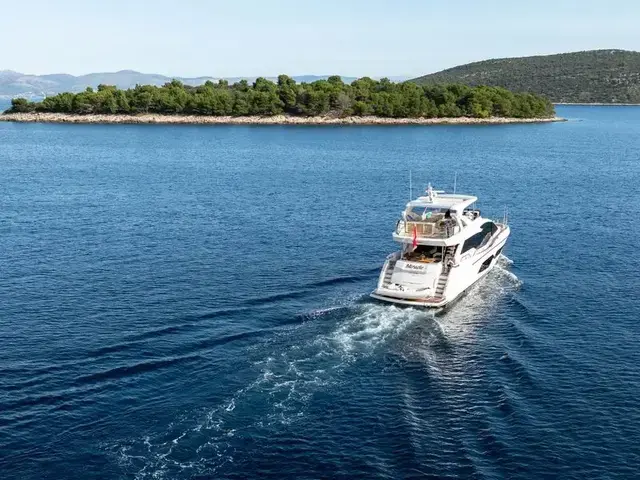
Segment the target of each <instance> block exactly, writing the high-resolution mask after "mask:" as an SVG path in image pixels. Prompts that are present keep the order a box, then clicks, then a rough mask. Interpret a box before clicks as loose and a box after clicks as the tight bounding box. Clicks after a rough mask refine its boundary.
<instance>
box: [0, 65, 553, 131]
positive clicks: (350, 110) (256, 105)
mask: <svg viewBox="0 0 640 480" xmlns="http://www.w3.org/2000/svg"><path fill="white" fill-rule="evenodd" d="M0 120H6V121H19V122H71V123H198V124H199V123H202V124H220V123H259V124H260V123H266V124H287V123H293V124H307V123H311V124H317V123H330V124H331V123H336V124H348V123H360V124H387V123H390V124H404V123H407V124H438V123H512V122H523V123H528V122H546V121H556V120H559V119H558V118H556V117H555V110H554V107H553V104H552V103H551V102H550V101H549V100H548V99H547V98H545V97H543V96H541V95H536V94H531V93H514V92H511V91H509V90H506V89H504V88H500V87H489V86H476V87H469V86H466V85H461V84H446V85H445V84H443V85H440V84H438V85H417V84H416V83H413V82H403V83H394V82H391V81H390V80H388V79H386V78H383V79H381V80H373V79H371V78H368V77H364V78H359V79H357V80H355V81H353V82H351V83H345V82H343V81H342V79H341V77H339V76H332V77H329V78H328V79H326V80H317V81H315V82H311V83H296V82H295V80H293V79H292V78H291V77H289V76H287V75H280V76H279V77H278V79H277V82H272V81H270V80H267V79H265V78H257V79H256V81H255V82H253V83H252V84H249V83H248V82H247V81H246V80H242V81H239V82H237V83H233V84H229V82H227V81H225V80H220V81H218V82H217V83H214V82H212V81H207V82H205V83H204V84H202V85H199V86H189V85H185V84H183V83H182V82H181V81H179V80H172V81H171V82H167V83H166V84H164V85H162V86H159V87H158V86H153V85H136V87H135V88H130V89H126V90H122V89H118V88H116V87H114V86H110V85H99V86H98V87H97V89H96V90H94V89H93V88H91V87H88V88H87V89H86V90H85V91H82V92H79V93H70V92H66V93H60V94H57V95H54V96H49V97H47V98H45V99H44V100H42V101H40V102H33V101H29V100H27V99H24V98H14V99H13V100H12V103H11V108H9V109H8V110H7V111H6V112H5V113H4V114H3V115H1V116H0Z"/></svg>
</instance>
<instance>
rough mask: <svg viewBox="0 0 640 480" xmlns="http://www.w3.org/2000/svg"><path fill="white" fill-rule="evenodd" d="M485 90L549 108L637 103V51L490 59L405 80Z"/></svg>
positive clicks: (639, 65) (639, 58) (639, 97)
mask: <svg viewBox="0 0 640 480" xmlns="http://www.w3.org/2000/svg"><path fill="white" fill-rule="evenodd" d="M409 81H411V82H415V83H418V84H436V83H461V84H465V85H469V86H479V85H489V86H496V87H503V88H506V89H508V90H512V91H516V92H531V93H536V94H539V95H544V96H546V97H547V98H549V99H550V100H551V101H552V102H554V103H607V104H608V103H611V104H618V103H620V104H622V103H640V52H636V51H631V50H620V49H603V50H584V51H579V52H568V53H557V54H552V55H533V56H528V57H508V58H493V59H489V60H482V61H479V62H472V63H468V64H465V65H459V66H457V67H453V68H448V69H446V70H442V71H439V72H436V73H432V74H428V75H423V76H421V77H417V78H414V79H411V80H409Z"/></svg>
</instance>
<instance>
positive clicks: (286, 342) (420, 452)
mask: <svg viewBox="0 0 640 480" xmlns="http://www.w3.org/2000/svg"><path fill="white" fill-rule="evenodd" d="M558 111H559V114H560V115H562V116H566V117H568V118H569V119H570V121H569V122H566V123H562V124H550V125H509V126H497V127H477V126H465V127H454V126H442V127H437V128H421V127H394V128H372V127H362V126H354V127H352V128H322V127H309V128H296V127H290V126H282V127H280V126H275V127H271V128H261V127H242V126H236V127H227V126H221V127H215V128H211V127H199V126H179V127H164V126H135V125H132V126H118V125H45V124H31V125H20V124H5V123H3V124H0V142H1V144H2V149H0V186H1V187H2V191H3V196H2V198H1V199H0V232H1V235H0V252H2V275H0V305H1V307H0V373H1V375H0V449H1V451H2V455H1V456H0V472H2V477H3V478H4V477H7V478H21V479H40V478H69V479H75V478H82V479H89V478H140V479H144V478H171V479H174V478H175V479H179V478H278V479H280V478H326V477H331V478H360V477H367V478H478V479H494V478H495V479H499V478H523V479H525V478H526V479H530V478H536V479H537V478H568V479H571V478H576V479H578V478H579V479H582V478H611V479H614V478H615V479H617V478H620V479H626V478H633V477H634V476H635V475H636V469H637V465H638V464H640V453H639V452H638V450H637V448H636V444H637V442H636V441H635V439H636V438H638V437H639V436H640V432H639V431H638V428H639V427H638V425H640V408H639V407H638V403H637V401H636V399H637V398H638V396H639V395H640V370H638V367H637V366H638V364H639V362H640V350H639V349H638V348H637V345H636V343H637V342H635V341H634V339H635V338H637V337H638V328H639V327H638V322H637V318H638V316H639V314H640V311H639V310H638V304H637V302H636V301H635V296H634V292H635V291H637V289H638V287H639V286H640V273H639V272H638V271H637V268H636V264H637V262H634V261H633V259H634V258H633V254H632V253H630V252H633V251H634V246H635V243H636V242H635V239H636V238H637V237H638V233H639V232H638V228H637V226H636V224H635V223H634V222H629V221H628V217H629V215H630V214H633V212H635V211H636V210H638V207H640V205H639V201H640V200H639V198H638V196H637V195H634V194H633V192H635V190H636V186H637V183H638V180H640V167H639V165H640V163H639V162H640V144H639V143H638V142H637V130H638V128H639V127H640V113H639V112H640V110H639V109H637V108H617V107H613V108H598V107H559V108H558ZM409 170H411V171H412V175H413V181H414V195H415V194H417V192H418V191H419V189H421V188H423V187H424V186H425V185H426V182H427V181H431V182H433V183H434V185H435V186H436V187H437V188H445V189H450V188H451V187H452V184H453V179H454V176H455V174H456V172H457V178H458V191H464V192H470V193H474V194H477V195H478V196H479V198H480V201H479V206H480V208H481V210H482V212H483V214H485V215H487V216H493V217H501V216H502V214H503V207H504V206H505V205H506V206H508V207H509V212H510V223H511V228H512V236H511V239H510V241H509V244H508V246H507V248H506V250H505V253H506V255H507V257H508V258H506V257H505V258H502V259H501V260H500V262H499V263H498V265H497V267H496V268H495V269H494V270H493V271H492V272H491V273H490V274H489V275H488V276H487V277H486V278H485V279H484V280H483V281H482V282H480V283H479V284H478V285H477V286H476V287H474V288H473V289H472V290H471V291H470V292H469V294H468V295H466V296H465V297H464V298H463V299H461V300H460V301H459V302H458V303H457V304H456V305H455V306H454V307H453V308H452V309H450V310H447V311H444V312H442V314H440V315H434V314H433V313H430V312H425V311H422V310H417V309H414V308H400V307H396V306H392V305H388V304H384V303H377V302H373V301H371V300H370V299H369V298H368V293H369V292H370V291H371V290H372V289H373V288H374V287H375V284H376V282H377V274H378V269H379V268H380V267H381V265H382V263H383V262H384V259H385V257H386V255H388V254H389V253H391V252H392V251H394V249H395V248H396V246H395V245H394V244H393V242H392V237H391V232H392V229H393V227H394V225H395V222H396V220H397V218H398V215H399V213H400V211H401V209H402V206H403V204H404V202H406V200H407V197H408V172H409Z"/></svg>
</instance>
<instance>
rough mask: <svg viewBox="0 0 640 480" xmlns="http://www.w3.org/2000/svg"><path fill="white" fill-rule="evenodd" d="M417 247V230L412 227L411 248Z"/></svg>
mask: <svg viewBox="0 0 640 480" xmlns="http://www.w3.org/2000/svg"><path fill="white" fill-rule="evenodd" d="M417 246H418V228H417V227H416V226H415V225H414V226H413V248H416V247H417Z"/></svg>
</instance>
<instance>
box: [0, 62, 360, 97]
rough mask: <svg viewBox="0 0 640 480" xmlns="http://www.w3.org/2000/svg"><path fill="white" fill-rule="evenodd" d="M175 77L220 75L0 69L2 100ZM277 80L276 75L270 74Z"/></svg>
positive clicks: (193, 81)
mask: <svg viewBox="0 0 640 480" xmlns="http://www.w3.org/2000/svg"><path fill="white" fill-rule="evenodd" d="M173 78H177V79H178V80H180V81H181V82H183V83H184V84H185V85H193V86H196V85H201V84H203V83H205V82H206V81H207V80H211V81H213V82H217V81H218V80H219V79H220V78H219V77H196V78H181V77H167V76H164V75H158V74H153V73H151V74H149V73H140V72H136V71H134V70H121V71H119V72H107V73H90V74H88V75H81V76H78V77H76V76H74V75H68V74H66V73H60V74H52V75H26V74H24V73H19V72H14V71H11V70H0V101H3V100H5V101H8V100H10V99H11V98H14V97H24V98H28V99H39V98H42V97H44V96H50V95H55V94H57V93H62V92H81V91H83V90H85V89H86V88H87V87H92V88H96V87H97V86H98V85H100V84H104V85H115V86H116V87H118V88H120V89H127V88H132V87H135V86H136V84H140V85H156V86H160V85H164V84H165V83H167V82H170V81H171V80H172V79H173ZM268 78H269V79H270V80H276V78H275V77H268ZM326 78H329V75H300V76H297V77H293V79H294V80H295V81H296V82H314V81H316V80H320V79H326ZM224 79H225V80H228V81H229V83H235V82H238V81H240V80H243V79H244V80H248V81H250V82H253V81H254V80H255V77H225V78H224ZM355 79H356V77H342V80H343V81H344V82H345V83H351V82H352V81H353V80H355Z"/></svg>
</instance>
